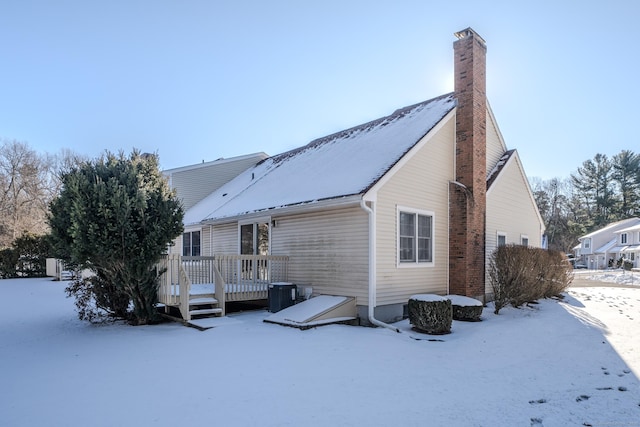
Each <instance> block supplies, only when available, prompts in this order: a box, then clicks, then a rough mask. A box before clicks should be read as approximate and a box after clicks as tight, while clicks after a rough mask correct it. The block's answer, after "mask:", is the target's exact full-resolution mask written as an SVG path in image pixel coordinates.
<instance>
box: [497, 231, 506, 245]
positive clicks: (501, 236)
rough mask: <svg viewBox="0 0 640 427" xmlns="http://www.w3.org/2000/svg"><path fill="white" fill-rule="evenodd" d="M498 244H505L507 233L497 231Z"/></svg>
mask: <svg viewBox="0 0 640 427" xmlns="http://www.w3.org/2000/svg"><path fill="white" fill-rule="evenodd" d="M497 241H498V246H505V245H506V244H507V234H506V233H498V240H497Z"/></svg>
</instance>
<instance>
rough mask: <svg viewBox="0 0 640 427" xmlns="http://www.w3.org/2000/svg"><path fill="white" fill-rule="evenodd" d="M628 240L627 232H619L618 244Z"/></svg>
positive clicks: (625, 242)
mask: <svg viewBox="0 0 640 427" xmlns="http://www.w3.org/2000/svg"><path fill="white" fill-rule="evenodd" d="M628 241H629V236H628V235H627V233H620V244H621V245H626V244H627V242H628Z"/></svg>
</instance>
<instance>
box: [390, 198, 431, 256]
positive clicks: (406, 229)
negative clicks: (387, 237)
mask: <svg viewBox="0 0 640 427" xmlns="http://www.w3.org/2000/svg"><path fill="white" fill-rule="evenodd" d="M398 261H399V263H401V264H404V265H407V264H418V263H432V262H433V213H432V212H422V211H412V210H407V209H402V210H399V211H398Z"/></svg>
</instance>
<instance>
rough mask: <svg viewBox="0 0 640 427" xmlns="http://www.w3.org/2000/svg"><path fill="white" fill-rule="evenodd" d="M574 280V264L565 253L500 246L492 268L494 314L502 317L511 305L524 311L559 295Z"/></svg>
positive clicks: (490, 273) (526, 247)
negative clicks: (532, 303)
mask: <svg viewBox="0 0 640 427" xmlns="http://www.w3.org/2000/svg"><path fill="white" fill-rule="evenodd" d="M572 278H573V272H572V269H571V264H570V263H569V262H568V260H567V259H566V255H565V254H563V253H562V252H559V251H549V250H545V249H540V248H532V247H528V246H521V245H505V246H500V247H498V248H497V249H496V250H495V251H494V252H493V254H492V255H491V260H490V264H489V280H490V283H491V286H492V288H493V294H494V305H495V310H494V312H495V313H496V314H498V312H499V311H500V309H502V308H503V307H505V306H507V305H511V306H513V307H520V306H521V305H523V304H526V303H527V302H531V301H535V300H538V299H540V298H550V297H553V296H556V295H559V294H561V293H562V292H563V291H564V290H565V289H566V288H567V287H568V286H569V284H571V280H572Z"/></svg>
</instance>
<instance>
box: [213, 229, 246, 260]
mask: <svg viewBox="0 0 640 427" xmlns="http://www.w3.org/2000/svg"><path fill="white" fill-rule="evenodd" d="M212 234H213V244H212V246H211V248H212V250H213V253H212V255H216V254H231V255H237V254H239V253H240V250H239V249H238V224H237V223H235V222H233V223H229V224H222V225H215V226H213V233H212Z"/></svg>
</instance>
